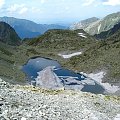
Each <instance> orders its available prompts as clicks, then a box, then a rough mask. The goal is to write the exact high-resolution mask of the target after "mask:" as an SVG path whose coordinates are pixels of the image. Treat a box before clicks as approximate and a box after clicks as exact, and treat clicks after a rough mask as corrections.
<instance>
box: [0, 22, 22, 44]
mask: <svg viewBox="0 0 120 120" xmlns="http://www.w3.org/2000/svg"><path fill="white" fill-rule="evenodd" d="M0 42H3V43H5V44H8V45H20V42H21V39H20V37H19V36H18V35H17V33H16V32H15V30H14V29H13V28H12V27H11V26H10V25H9V24H7V23H5V22H0Z"/></svg>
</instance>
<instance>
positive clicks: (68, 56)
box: [58, 52, 82, 59]
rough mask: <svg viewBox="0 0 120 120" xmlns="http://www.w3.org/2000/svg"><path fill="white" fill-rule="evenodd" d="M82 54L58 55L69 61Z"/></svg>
mask: <svg viewBox="0 0 120 120" xmlns="http://www.w3.org/2000/svg"><path fill="white" fill-rule="evenodd" d="M81 54H82V52H75V53H72V54H67V55H65V54H58V55H59V56H61V57H62V58H64V59H68V58H71V57H73V56H77V55H81Z"/></svg>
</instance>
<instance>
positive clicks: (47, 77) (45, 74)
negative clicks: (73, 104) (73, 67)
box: [36, 67, 64, 90]
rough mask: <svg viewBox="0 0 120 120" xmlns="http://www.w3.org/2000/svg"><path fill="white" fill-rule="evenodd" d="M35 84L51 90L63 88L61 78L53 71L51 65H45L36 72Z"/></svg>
mask: <svg viewBox="0 0 120 120" xmlns="http://www.w3.org/2000/svg"><path fill="white" fill-rule="evenodd" d="M36 86H39V87H42V88H47V89H53V90H56V89H64V87H63V84H62V80H61V79H59V78H58V76H57V75H56V74H55V73H54V72H53V67H46V68H45V69H43V70H42V71H40V72H38V77H37V78H36Z"/></svg>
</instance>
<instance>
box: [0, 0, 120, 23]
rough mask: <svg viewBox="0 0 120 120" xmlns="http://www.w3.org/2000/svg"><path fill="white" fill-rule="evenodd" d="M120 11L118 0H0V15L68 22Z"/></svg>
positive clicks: (40, 20)
mask: <svg viewBox="0 0 120 120" xmlns="http://www.w3.org/2000/svg"><path fill="white" fill-rule="evenodd" d="M118 11H120V0H0V16H1V17H3V16H8V17H16V18H21V19H28V20H32V21H34V22H37V23H41V24H44V23H46V24H55V23H59V24H67V23H68V24H69V23H74V22H78V21H81V20H84V19H87V18H90V17H99V18H102V17H104V16H106V15H108V14H110V13H114V12H118Z"/></svg>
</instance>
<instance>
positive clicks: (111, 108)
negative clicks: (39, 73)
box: [0, 79, 120, 120]
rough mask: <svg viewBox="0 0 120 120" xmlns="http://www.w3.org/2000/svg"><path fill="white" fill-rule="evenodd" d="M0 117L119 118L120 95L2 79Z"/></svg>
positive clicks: (42, 119) (23, 119) (50, 119)
mask: <svg viewBox="0 0 120 120" xmlns="http://www.w3.org/2000/svg"><path fill="white" fill-rule="evenodd" d="M0 119H1V120H4V119H8V120H9V119H10V120H13V119H18V120H46V119H47V120H56V119H57V120H71V119H73V120H83V119H84V120H119V119H120V98H119V97H115V96H114V97H112V96H111V97H110V96H104V95H94V94H90V93H82V92H77V91H68V90H65V91H63V90H58V91H51V90H44V89H40V88H37V87H36V88H33V87H32V86H18V85H10V84H8V83H6V82H5V81H3V80H2V79H0Z"/></svg>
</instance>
